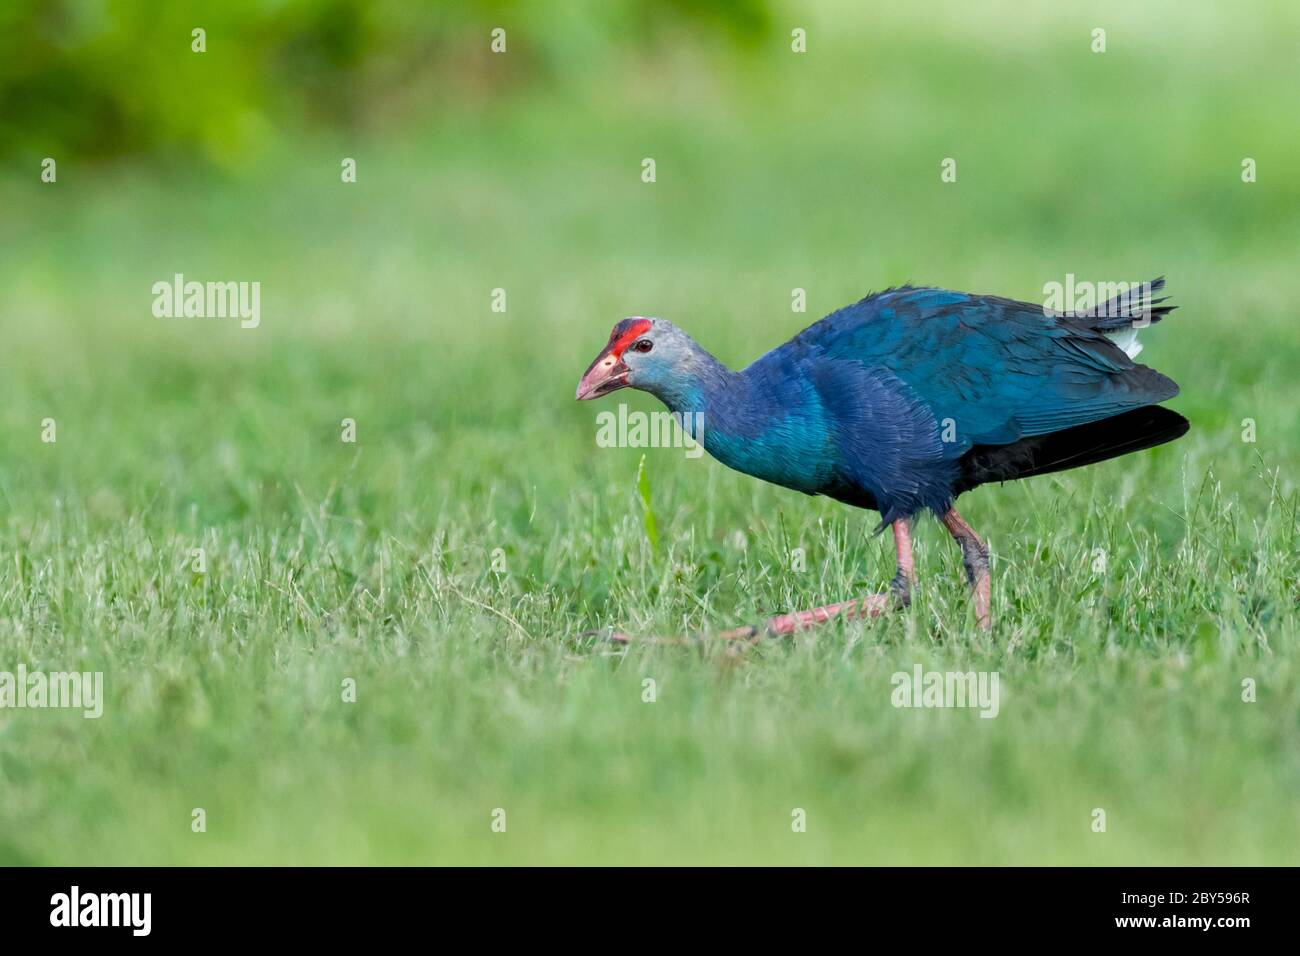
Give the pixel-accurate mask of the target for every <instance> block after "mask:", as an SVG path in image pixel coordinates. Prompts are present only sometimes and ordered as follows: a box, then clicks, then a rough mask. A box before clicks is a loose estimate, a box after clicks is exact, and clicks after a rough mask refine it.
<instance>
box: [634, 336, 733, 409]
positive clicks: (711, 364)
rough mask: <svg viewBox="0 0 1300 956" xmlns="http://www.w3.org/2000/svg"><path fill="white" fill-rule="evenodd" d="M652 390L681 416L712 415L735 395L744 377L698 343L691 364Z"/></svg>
mask: <svg viewBox="0 0 1300 956" xmlns="http://www.w3.org/2000/svg"><path fill="white" fill-rule="evenodd" d="M680 371H681V374H679V375H676V376H674V377H673V378H672V379H671V380H670V381H667V382H661V383H656V384H655V385H654V386H653V387H652V388H651V389H649V391H651V392H652V394H654V396H655V397H656V398H658V399H659V400H660V401H661V402H663V403H664V404H665V405H667V406H668V410H669V411H671V412H674V413H676V414H678V415H683V416H687V415H708V414H709V413H710V410H712V411H715V412H716V411H717V410H718V408H720V407H721V406H722V405H724V404H727V399H729V398H732V397H734V394H735V391H736V389H737V388H738V387H739V385H740V382H739V379H740V376H739V375H738V374H737V373H736V372H733V371H732V370H731V369H729V368H727V366H725V365H723V364H722V363H721V362H719V361H718V360H717V359H715V358H714V357H713V356H712V355H710V354H709V353H708V352H707V351H705V350H704V349H703V348H700V347H699V346H696V348H695V350H694V351H693V352H692V354H691V357H690V361H689V363H688V365H687V367H685V368H683V369H681V370H680Z"/></svg>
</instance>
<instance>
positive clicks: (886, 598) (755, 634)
mask: <svg viewBox="0 0 1300 956" xmlns="http://www.w3.org/2000/svg"><path fill="white" fill-rule="evenodd" d="M907 604H908V597H907V593H906V591H901V590H900V589H898V588H891V590H889V591H887V592H885V593H883V594H868V595H867V596H866V597H862V598H854V599H853V600H851V601H841V602H839V603H838V604H826V605H823V606H821V607H814V608H809V609H808V610H806V611H792V612H790V613H789V614H778V615H776V616H775V617H770V618H768V619H767V620H766V621H764V622H763V623H762V624H746V625H743V626H741V627H733V628H729V629H727V630H725V631H716V632H713V633H699V634H688V635H687V636H685V637H648V638H635V637H633V636H632V635H630V634H625V633H624V632H622V631H616V630H614V629H613V628H609V627H603V628H597V629H595V630H591V631H583V632H582V633H581V634H579V635H578V637H580V638H587V639H593V638H594V639H599V640H605V641H609V642H610V643H614V644H630V643H632V642H633V641H635V642H636V643H638V644H667V645H678V646H686V645H691V644H700V643H704V642H707V641H724V642H727V643H731V644H756V643H758V642H759V641H761V640H763V638H766V637H789V636H790V635H791V634H794V633H796V632H798V631H806V630H809V629H810V628H814V627H816V626H817V625H818V624H825V623H826V622H828V621H833V620H835V619H836V618H841V619H843V620H846V621H848V620H853V619H854V618H860V617H880V616H881V615H882V614H885V613H886V612H887V611H889V610H891V609H892V608H895V607H900V606H901V607H906V606H907Z"/></svg>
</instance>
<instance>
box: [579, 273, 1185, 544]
mask: <svg viewBox="0 0 1300 956" xmlns="http://www.w3.org/2000/svg"><path fill="white" fill-rule="evenodd" d="M1162 284H1163V282H1162V280H1157V281H1156V282H1155V283H1152V286H1151V287H1152V289H1153V290H1155V289H1159V288H1160V287H1161V285H1162ZM1155 301H1156V302H1157V303H1158V302H1160V301H1163V300H1155ZM1170 308H1171V307H1164V306H1158V305H1153V303H1152V302H1151V301H1149V300H1143V301H1137V300H1135V301H1134V302H1123V303H1121V302H1119V301H1118V300H1117V301H1115V302H1112V303H1106V304H1104V305H1103V306H1102V307H1099V308H1098V309H1096V310H1092V311H1091V312H1089V313H1085V314H1079V315H1056V314H1053V313H1051V312H1049V311H1047V310H1045V309H1044V308H1043V307H1042V306H1039V305H1033V304H1030V303H1025V302H1017V301H1013V300H1011V299H1004V298H999V297H996V296H976V295H968V294H965V293H960V292H950V291H946V290H943V289H930V288H912V287H910V286H905V287H903V288H900V289H890V290H887V291H885V292H880V293H877V294H875V295H871V296H868V297H867V298H865V299H863V300H862V301H860V302H857V303H855V304H854V305H850V306H848V307H846V308H843V309H840V310H839V311H837V312H834V313H832V314H830V315H828V316H826V317H825V318H824V319H822V320H821V321H819V322H816V323H815V324H813V325H811V326H809V327H808V328H807V329H805V330H804V331H802V332H800V333H799V334H798V335H796V336H795V337H794V338H793V339H791V340H790V341H788V342H786V343H785V344H783V345H781V346H779V347H777V348H775V349H773V350H772V351H770V352H768V353H767V354H765V355H763V356H762V357H761V358H759V359H758V360H756V361H755V362H754V363H753V364H751V365H749V366H748V367H747V368H745V369H743V370H741V371H738V372H734V371H731V370H729V369H727V368H725V367H724V366H723V365H721V363H719V362H717V360H715V359H714V358H713V357H712V356H711V355H709V354H708V353H707V352H706V351H704V349H702V348H701V347H700V346H699V345H698V344H696V343H695V342H694V341H693V340H692V339H690V338H689V337H688V336H687V335H685V333H683V332H681V330H680V329H677V328H676V327H675V326H673V325H672V324H671V323H668V322H665V321H663V320H661V319H653V320H637V321H641V322H646V323H648V326H647V330H646V332H645V334H644V336H643V340H645V341H649V342H651V343H652V347H651V348H650V350H649V351H647V352H645V353H635V352H626V353H624V354H622V355H620V356H619V359H620V360H621V362H622V363H623V364H624V365H625V366H626V381H625V382H624V383H623V384H628V385H631V386H633V387H637V388H642V389H645V390H646V391H649V392H652V393H654V394H656V395H658V396H659V397H660V398H661V399H662V400H663V401H664V402H665V403H666V404H667V405H668V407H669V408H671V409H672V410H673V411H675V412H682V413H699V414H702V415H703V422H704V431H703V443H704V446H705V448H706V449H708V451H709V452H710V453H711V454H712V455H713V456H714V457H715V458H717V459H718V460H719V461H721V462H723V463H724V464H726V465H728V466H730V467H732V468H735V469H736V470H738V471H742V472H745V473H746V474H750V475H754V476H755V477H758V478H762V479H764V480H766V481H770V482H773V483H775V484H779V485H783V486H785V487H788V488H793V489H795V490H798V491H803V492H806V493H808V494H823V495H829V496H831V497H834V498H837V499H840V500H842V501H846V502H848V503H850V504H854V505H858V506H861V507H867V508H872V509H875V510H878V511H879V512H880V513H881V518H882V525H883V524H884V523H888V522H892V521H894V520H896V519H898V518H904V517H910V516H911V515H914V514H916V513H917V512H918V511H921V510H923V509H930V510H933V511H935V512H936V513H938V514H940V515H942V514H944V513H945V512H946V511H947V510H948V509H949V508H950V507H951V505H952V501H953V499H954V498H955V497H956V496H957V495H958V494H960V493H961V492H962V491H964V490H966V489H967V488H969V487H974V485H976V484H980V483H982V482H983V481H985V480H1006V479H1008V478H1014V477H1021V476H1023V475H1024V474H1041V473H1043V472H1045V471H1052V470H1058V468H1056V467H1052V466H1053V465H1061V466H1062V467H1073V466H1074V465H1073V464H1070V462H1074V463H1075V464H1086V463H1089V462H1091V461H1098V460H1103V459H1104V458H1106V457H1113V454H1123V453H1125V452H1126V451H1132V450H1137V448H1138V447H1149V446H1150V445H1151V444H1157V443H1159V441H1168V440H1169V439H1170V438H1174V437H1177V434H1181V433H1182V431H1183V430H1185V427H1186V423H1185V422H1184V421H1183V420H1182V419H1181V417H1180V416H1177V415H1175V414H1174V413H1173V412H1168V411H1167V410H1164V409H1156V410H1155V411H1154V412H1151V411H1150V410H1149V408H1150V406H1154V405H1156V404H1157V403H1159V402H1162V401H1165V400H1166V399H1169V398H1172V397H1173V396H1174V395H1176V394H1177V393H1178V387H1177V385H1175V384H1174V383H1173V382H1172V381H1171V380H1170V379H1168V378H1166V377H1165V376H1163V375H1161V374H1160V373H1158V372H1156V371H1154V370H1152V369H1150V368H1147V367H1146V366H1143V365H1137V364H1135V363H1134V362H1133V361H1132V360H1131V359H1130V358H1129V357H1128V356H1127V355H1126V354H1125V353H1124V352H1123V351H1122V350H1121V349H1120V348H1119V347H1118V346H1117V345H1116V344H1115V343H1114V342H1112V341H1111V339H1110V338H1108V337H1107V334H1106V331H1103V330H1109V331H1113V330H1115V329H1117V328H1120V327H1121V326H1125V327H1126V326H1128V325H1131V324H1132V322H1133V319H1134V318H1135V317H1141V316H1145V317H1146V318H1148V319H1149V320H1152V321H1156V320H1158V319H1160V318H1162V317H1163V316H1164V315H1165V314H1166V313H1167V312H1168V311H1169V309H1170ZM1119 309H1126V310H1128V311H1127V313H1126V314H1125V315H1124V316H1119V317H1117V316H1116V314H1115V312H1116V310H1119ZM629 321H630V320H629ZM616 331H617V330H616ZM611 341H613V340H611ZM594 364H595V363H593V367H594ZM1141 409H1148V412H1147V413H1145V414H1143V415H1139V416H1136V417H1134V416H1132V415H1130V414H1129V413H1132V412H1134V411H1137V410H1141ZM1105 420H1116V421H1117V422H1118V423H1119V427H1117V428H1115V429H1111V430H1109V431H1110V432H1111V433H1110V434H1108V433H1107V431H1105V430H1099V429H1096V428H1093V429H1087V428H1086V427H1084V426H1089V425H1091V424H1093V423H1096V422H1101V421H1105ZM1180 423H1181V424H1180ZM1081 428H1082V430H1080V429H1081ZM1135 430H1136V432H1137V434H1131V433H1132V432H1134V431H1135ZM1174 431H1177V434H1172V433H1171V432H1174ZM1053 436H1055V437H1053ZM1061 436H1065V437H1064V438H1062V437H1061ZM1148 438H1150V439H1159V441H1155V440H1152V441H1146V440H1145V439H1148ZM1081 442H1082V444H1081ZM1084 446H1087V447H1084ZM1121 446H1122V447H1121ZM999 450H1000V451H999ZM1108 452H1110V453H1108ZM1085 459H1086V460H1085Z"/></svg>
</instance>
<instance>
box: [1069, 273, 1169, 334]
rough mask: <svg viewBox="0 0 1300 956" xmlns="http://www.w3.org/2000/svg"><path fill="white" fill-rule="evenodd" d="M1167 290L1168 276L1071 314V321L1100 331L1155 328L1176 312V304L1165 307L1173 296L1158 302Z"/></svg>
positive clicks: (1164, 297)
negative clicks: (1163, 291) (1156, 295)
mask: <svg viewBox="0 0 1300 956" xmlns="http://www.w3.org/2000/svg"><path fill="white" fill-rule="evenodd" d="M1164 287H1165V277H1164V276H1160V277H1159V278H1156V279H1152V280H1151V281H1150V282H1144V283H1141V284H1139V285H1137V286H1135V287H1133V288H1131V289H1129V290H1128V291H1126V292H1120V293H1119V294H1117V295H1115V296H1114V297H1113V298H1110V299H1107V300H1106V301H1105V302H1098V303H1097V304H1096V305H1095V306H1093V307H1092V308H1091V309H1087V310H1085V311H1082V312H1067V313H1066V315H1067V316H1069V317H1070V318H1074V319H1078V320H1080V321H1082V322H1083V323H1084V324H1085V325H1087V326H1088V327H1089V328H1091V329H1096V330H1097V331H1098V332H1114V331H1117V330H1119V329H1124V328H1128V327H1131V326H1132V325H1134V324H1135V323H1139V322H1140V323H1142V324H1143V325H1153V324H1155V323H1156V322H1159V321H1160V320H1161V319H1163V318H1164V317H1165V316H1166V315H1168V314H1169V313H1170V312H1172V311H1174V309H1176V308H1178V306H1176V305H1163V304H1162V303H1164V302H1168V301H1169V296H1167V295H1166V296H1162V297H1161V298H1158V299H1155V298H1152V296H1153V295H1154V294H1155V293H1157V292H1159V291H1160V290H1161V289H1163V288H1164Z"/></svg>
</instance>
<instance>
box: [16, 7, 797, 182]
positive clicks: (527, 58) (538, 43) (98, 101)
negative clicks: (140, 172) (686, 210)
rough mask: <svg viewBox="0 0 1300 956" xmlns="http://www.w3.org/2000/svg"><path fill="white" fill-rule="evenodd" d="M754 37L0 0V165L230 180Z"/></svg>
mask: <svg viewBox="0 0 1300 956" xmlns="http://www.w3.org/2000/svg"><path fill="white" fill-rule="evenodd" d="M770 23H771V15H770V11H769V9H768V0H671V2H663V0H658V2H656V0H614V2H608V3H605V2H602V3H585V2H578V0H557V2H550V3H526V2H520V0H459V2H445V3H443V2H440V3H435V4H428V5H425V4H417V3H411V2H409V0H223V2H221V3H219V4H211V5H205V6H203V7H201V8H191V7H190V6H189V5H186V4H181V3H157V2H155V0H5V2H4V3H3V4H0V152H2V153H4V154H12V153H14V152H16V151H24V150H32V151H40V153H41V155H46V154H50V153H59V154H62V155H68V154H71V155H76V156H83V157H112V156H119V155H123V154H140V153H145V154H166V153H169V152H174V153H182V154H192V153H198V154H201V155H206V156H207V157H208V158H209V159H211V160H213V161H214V162H216V163H218V164H221V165H238V164H239V163H241V162H242V161H243V160H245V159H247V158H248V156H249V155H250V154H251V153H255V152H256V150H257V147H258V146H259V145H260V144H262V143H264V142H265V141H266V140H267V138H268V137H269V136H270V135H271V133H272V132H273V131H276V130H281V131H283V130H284V129H285V128H286V127H288V128H290V129H292V128H294V127H299V126H306V125H316V126H318V125H326V126H340V127H343V128H354V127H356V126H358V125H361V124H376V123H383V122H385V121H402V120H404V119H408V118H411V117H412V115H413V114H414V115H424V114H428V113H430V112H436V111H438V110H444V109H449V108H454V107H455V106H456V105H457V104H458V103H463V102H465V101H467V100H468V101H470V102H471V103H472V102H478V101H480V100H481V98H482V97H483V96H484V95H490V94H494V93H499V92H501V91H503V90H507V89H512V88H519V87H522V86H524V85H526V84H533V83H538V82H550V83H555V82H563V81H565V80H566V79H572V78H573V77H574V76H577V75H581V74H583V73H584V67H590V66H592V65H593V61H608V60H609V59H611V58H621V59H635V58H636V57H640V56H646V55H653V53H654V52H655V51H656V50H657V49H662V48H663V47H664V45H665V44H667V43H670V42H672V41H673V40H674V39H676V38H679V37H682V36H684V35H686V34H696V35H697V36H700V37H707V39H708V40H710V41H711V42H712V41H716V42H721V43H726V44H728V45H730V46H733V47H744V46H746V45H749V44H752V43H754V42H755V41H756V40H757V39H758V38H760V37H762V36H764V35H765V34H766V33H767V32H768V30H769V27H770ZM196 28H202V29H203V30H204V31H205V32H206V37H205V44H206V50H205V51H204V52H202V53H198V52H195V51H194V50H193V49H192V45H193V42H194V40H193V36H192V34H193V31H194V30H195V29H196ZM496 28H501V29H504V30H505V31H506V51H507V54H508V55H506V56H495V55H493V53H492V52H491V50H490V49H489V44H490V42H491V35H492V31H493V30H494V29H496Z"/></svg>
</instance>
